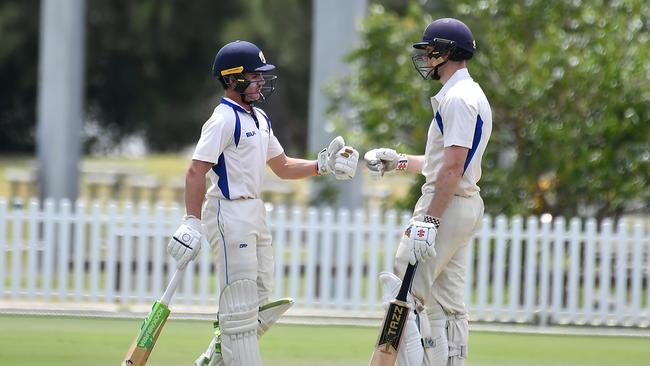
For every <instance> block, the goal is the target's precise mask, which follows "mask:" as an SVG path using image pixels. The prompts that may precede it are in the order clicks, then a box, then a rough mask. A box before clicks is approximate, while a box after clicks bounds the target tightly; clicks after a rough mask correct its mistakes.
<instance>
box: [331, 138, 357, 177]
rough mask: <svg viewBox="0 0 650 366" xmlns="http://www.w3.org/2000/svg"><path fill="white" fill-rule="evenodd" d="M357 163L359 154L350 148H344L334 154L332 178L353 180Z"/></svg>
mask: <svg viewBox="0 0 650 366" xmlns="http://www.w3.org/2000/svg"><path fill="white" fill-rule="evenodd" d="M358 162H359V152H358V151H357V150H355V149H354V148H352V147H350V146H345V147H343V148H342V149H341V150H339V151H338V152H337V153H336V154H335V158H334V177H335V178H336V179H338V180H346V179H352V178H354V174H355V173H356V172H357V163H358Z"/></svg>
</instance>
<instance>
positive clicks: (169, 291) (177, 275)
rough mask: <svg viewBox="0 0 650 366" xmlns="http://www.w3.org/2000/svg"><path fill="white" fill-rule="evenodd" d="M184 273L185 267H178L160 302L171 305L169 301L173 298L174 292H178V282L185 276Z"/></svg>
mask: <svg viewBox="0 0 650 366" xmlns="http://www.w3.org/2000/svg"><path fill="white" fill-rule="evenodd" d="M183 273H185V268H176V272H174V275H173V276H172V279H171V281H169V285H167V288H166V289H165V292H164V293H163V295H162V297H161V298H160V302H161V303H162V304H165V305H169V302H170V301H171V300H172V296H174V292H176V288H177V287H178V284H179V283H180V282H181V279H182V278H183Z"/></svg>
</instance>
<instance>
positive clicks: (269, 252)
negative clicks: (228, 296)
mask: <svg viewBox="0 0 650 366" xmlns="http://www.w3.org/2000/svg"><path fill="white" fill-rule="evenodd" d="M201 219H202V221H203V223H204V224H205V228H206V231H207V232H206V233H205V234H206V235H207V237H208V240H209V242H210V247H211V248H212V251H213V253H215V255H216V258H217V259H216V262H217V275H218V280H219V286H220V288H222V289H223V288H224V287H225V286H226V285H227V284H229V283H232V282H233V281H237V280H242V279H247V280H253V281H255V282H257V291H258V295H259V301H260V305H262V304H265V303H267V302H268V300H269V298H270V296H271V291H272V289H273V266H274V261H273V248H272V247H271V233H270V232H269V229H268V226H267V225H266V209H265V207H264V202H263V201H262V200H261V199H240V200H232V201H231V200H221V199H217V198H210V197H209V198H208V199H207V200H206V202H205V204H204V205H203V213H202V217H201Z"/></svg>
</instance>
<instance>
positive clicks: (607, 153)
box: [332, 0, 650, 217]
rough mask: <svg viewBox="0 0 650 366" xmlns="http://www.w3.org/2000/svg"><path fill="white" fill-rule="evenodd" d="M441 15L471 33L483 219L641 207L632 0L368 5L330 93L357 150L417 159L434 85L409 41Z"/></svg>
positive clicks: (647, 11)
mask: <svg viewBox="0 0 650 366" xmlns="http://www.w3.org/2000/svg"><path fill="white" fill-rule="evenodd" d="M599 14H607V17H602V16H599ZM445 16H453V17H456V18H459V19H461V20H463V21H464V22H465V23H466V24H468V26H469V27H470V28H471V29H472V30H473V32H474V35H475V36H476V38H477V44H478V53H477V54H476V56H475V58H474V59H473V60H472V61H471V62H470V64H469V70H470V73H471V74H472V76H473V77H474V79H475V80H477V81H478V82H479V83H480V84H481V85H482V86H483V89H484V91H485V92H486V94H487V96H488V99H489V100H490V102H491V105H492V107H493V113H494V130H493V134H492V139H491V142H490V144H489V145H488V151H487V154H486V156H485V158H484V161H483V178H482V184H481V186H482V195H483V197H484V199H485V201H486V207H487V209H488V211H490V212H492V213H506V214H514V213H519V214H531V213H534V214H539V213H544V212H548V213H551V214H554V215H567V216H571V215H595V216H597V217H603V216H614V217H617V216H619V215H621V214H623V213H624V212H625V211H626V208H627V207H630V204H631V203H633V202H639V201H641V202H643V203H645V204H646V205H647V204H648V196H649V193H648V188H647V186H648V178H649V177H650V151H649V148H648V141H650V123H649V121H650V103H649V102H650V82H649V81H650V80H649V79H650V72H649V71H648V70H650V64H648V61H647V60H649V59H650V48H648V47H647V41H648V38H649V37H650V34H649V31H648V28H649V24H648V22H649V19H650V5H648V4H647V3H646V2H645V1H642V0H629V1H621V2H611V3H610V2H603V1H598V0H591V1H582V2H579V3H578V2H565V1H560V0H551V1H547V0H530V1H527V2H525V3H522V2H519V1H514V0H513V1H498V2H497V1H478V0H467V1H463V2H461V3H456V4H455V5H453V6H452V7H451V8H450V9H449V11H448V12H440V11H437V10H435V9H434V10H432V11H429V12H427V13H425V11H424V9H423V7H422V5H421V4H420V2H412V4H411V5H410V6H409V8H408V10H407V11H406V12H405V13H404V14H403V15H398V14H396V13H394V12H391V11H388V10H386V9H385V8H383V7H381V6H374V7H372V9H371V14H370V16H369V17H368V19H367V20H366V22H365V27H364V35H363V38H364V42H363V45H362V47H361V48H359V49H358V50H357V51H355V52H354V53H353V54H352V55H351V56H350V61H351V62H352V63H353V65H354V67H355V68H356V73H355V74H354V75H353V77H352V78H351V79H349V80H347V81H346V82H345V83H343V84H340V85H339V86H338V87H337V88H333V90H332V95H333V97H334V104H333V106H334V107H333V109H332V111H333V112H332V113H333V116H334V117H335V118H337V120H338V121H339V124H343V123H345V125H346V126H348V127H347V128H350V127H349V126H352V127H351V128H352V129H353V130H354V131H358V132H361V131H363V134H361V133H358V134H355V136H364V137H363V138H361V137H358V138H357V141H356V142H357V143H360V144H361V145H364V146H370V142H372V146H376V145H377V144H389V143H390V144H394V141H400V143H398V144H397V148H398V149H400V150H403V151H405V152H411V153H412V152H419V153H421V152H422V151H423V147H424V143H425V141H426V129H427V128H428V125H429V121H430V120H431V118H432V111H431V108H430V106H429V102H428V98H429V97H430V96H432V95H434V94H435V93H436V92H437V90H438V89H439V88H440V84H438V83H435V82H434V83H432V82H430V81H423V80H421V79H420V77H419V76H418V75H417V74H416V73H415V72H414V71H413V68H412V65H411V64H410V59H409V58H410V55H411V53H412V51H411V44H412V43H413V42H414V41H417V40H419V39H420V38H421V33H422V30H423V29H424V27H426V25H427V24H429V23H430V22H431V20H432V19H434V18H439V17H445ZM340 110H344V111H346V112H345V113H341V112H336V111H340Z"/></svg>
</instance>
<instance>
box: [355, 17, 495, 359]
mask: <svg viewBox="0 0 650 366" xmlns="http://www.w3.org/2000/svg"><path fill="white" fill-rule="evenodd" d="M413 48H415V50H416V54H415V55H414V56H413V57H412V60H413V64H414V66H415V69H416V71H417V72H418V73H419V74H420V75H421V76H422V77H423V78H424V79H426V80H436V81H439V82H440V83H441V84H442V88H441V89H440V91H439V92H438V93H437V94H436V95H434V96H433V97H432V98H431V106H432V109H433V118H432V120H431V123H430V124H429V132H428V134H427V142H426V147H425V151H424V154H423V155H405V154H401V153H399V152H397V151H395V150H393V149H390V148H378V149H374V150H371V151H369V152H367V153H366V154H365V160H366V164H367V166H368V169H369V170H370V173H371V175H372V176H374V177H376V178H377V179H379V178H381V177H382V176H383V175H384V174H385V173H386V172H411V173H416V174H422V175H424V177H425V183H424V185H423V186H422V195H421V196H420V198H419V200H418V202H417V203H416V205H415V209H414V210H413V216H412V218H411V220H410V222H409V225H408V227H407V230H405V234H404V236H403V237H402V239H401V241H400V243H399V246H398V249H397V254H396V257H395V267H394V274H393V273H386V272H384V273H382V274H380V280H381V283H382V287H383V292H384V298H385V299H389V298H394V297H395V295H396V293H397V291H398V289H399V287H400V284H401V280H400V278H401V277H402V276H403V275H404V272H405V270H406V267H407V264H408V263H409V262H410V263H411V264H415V263H416V262H418V263H419V265H418V266H417V269H416V272H415V277H414V280H413V283H412V287H411V291H410V294H409V296H408V301H409V302H411V309H415V311H412V312H411V314H410V315H409V317H408V320H407V324H406V327H405V329H404V333H403V340H402V345H401V346H400V348H399V352H398V356H397V365H400V366H420V365H427V366H463V365H465V360H466V358H467V350H468V334H469V319H468V315H467V308H466V307H465V303H464V301H463V299H464V297H465V274H466V267H467V260H468V253H469V245H470V243H471V242H472V240H473V237H474V235H475V234H476V232H477V231H478V229H479V227H480V225H481V223H482V220H483V210H484V208H483V200H482V199H481V195H480V188H479V186H478V182H479V180H480V178H481V160H482V157H483V154H484V152H485V149H486V147H487V144H488V140H489V139H490V135H491V133H492V110H491V108H490V104H489V102H488V100H487V98H486V96H485V94H484V93H483V90H482V89H481V87H480V86H479V84H478V83H476V82H475V81H474V80H473V79H472V77H471V76H470V74H469V71H468V69H467V65H468V61H469V60H470V59H471V58H472V56H473V55H474V52H476V42H475V41H474V36H473V35H472V32H471V31H470V30H469V28H468V27H467V26H466V25H465V24H464V23H463V22H461V21H459V20H457V19H452V18H443V19H438V20H435V21H434V22H432V23H431V24H429V25H428V26H427V27H426V29H425V30H424V33H423V35H422V40H421V41H418V42H415V43H414V44H413Z"/></svg>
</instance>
